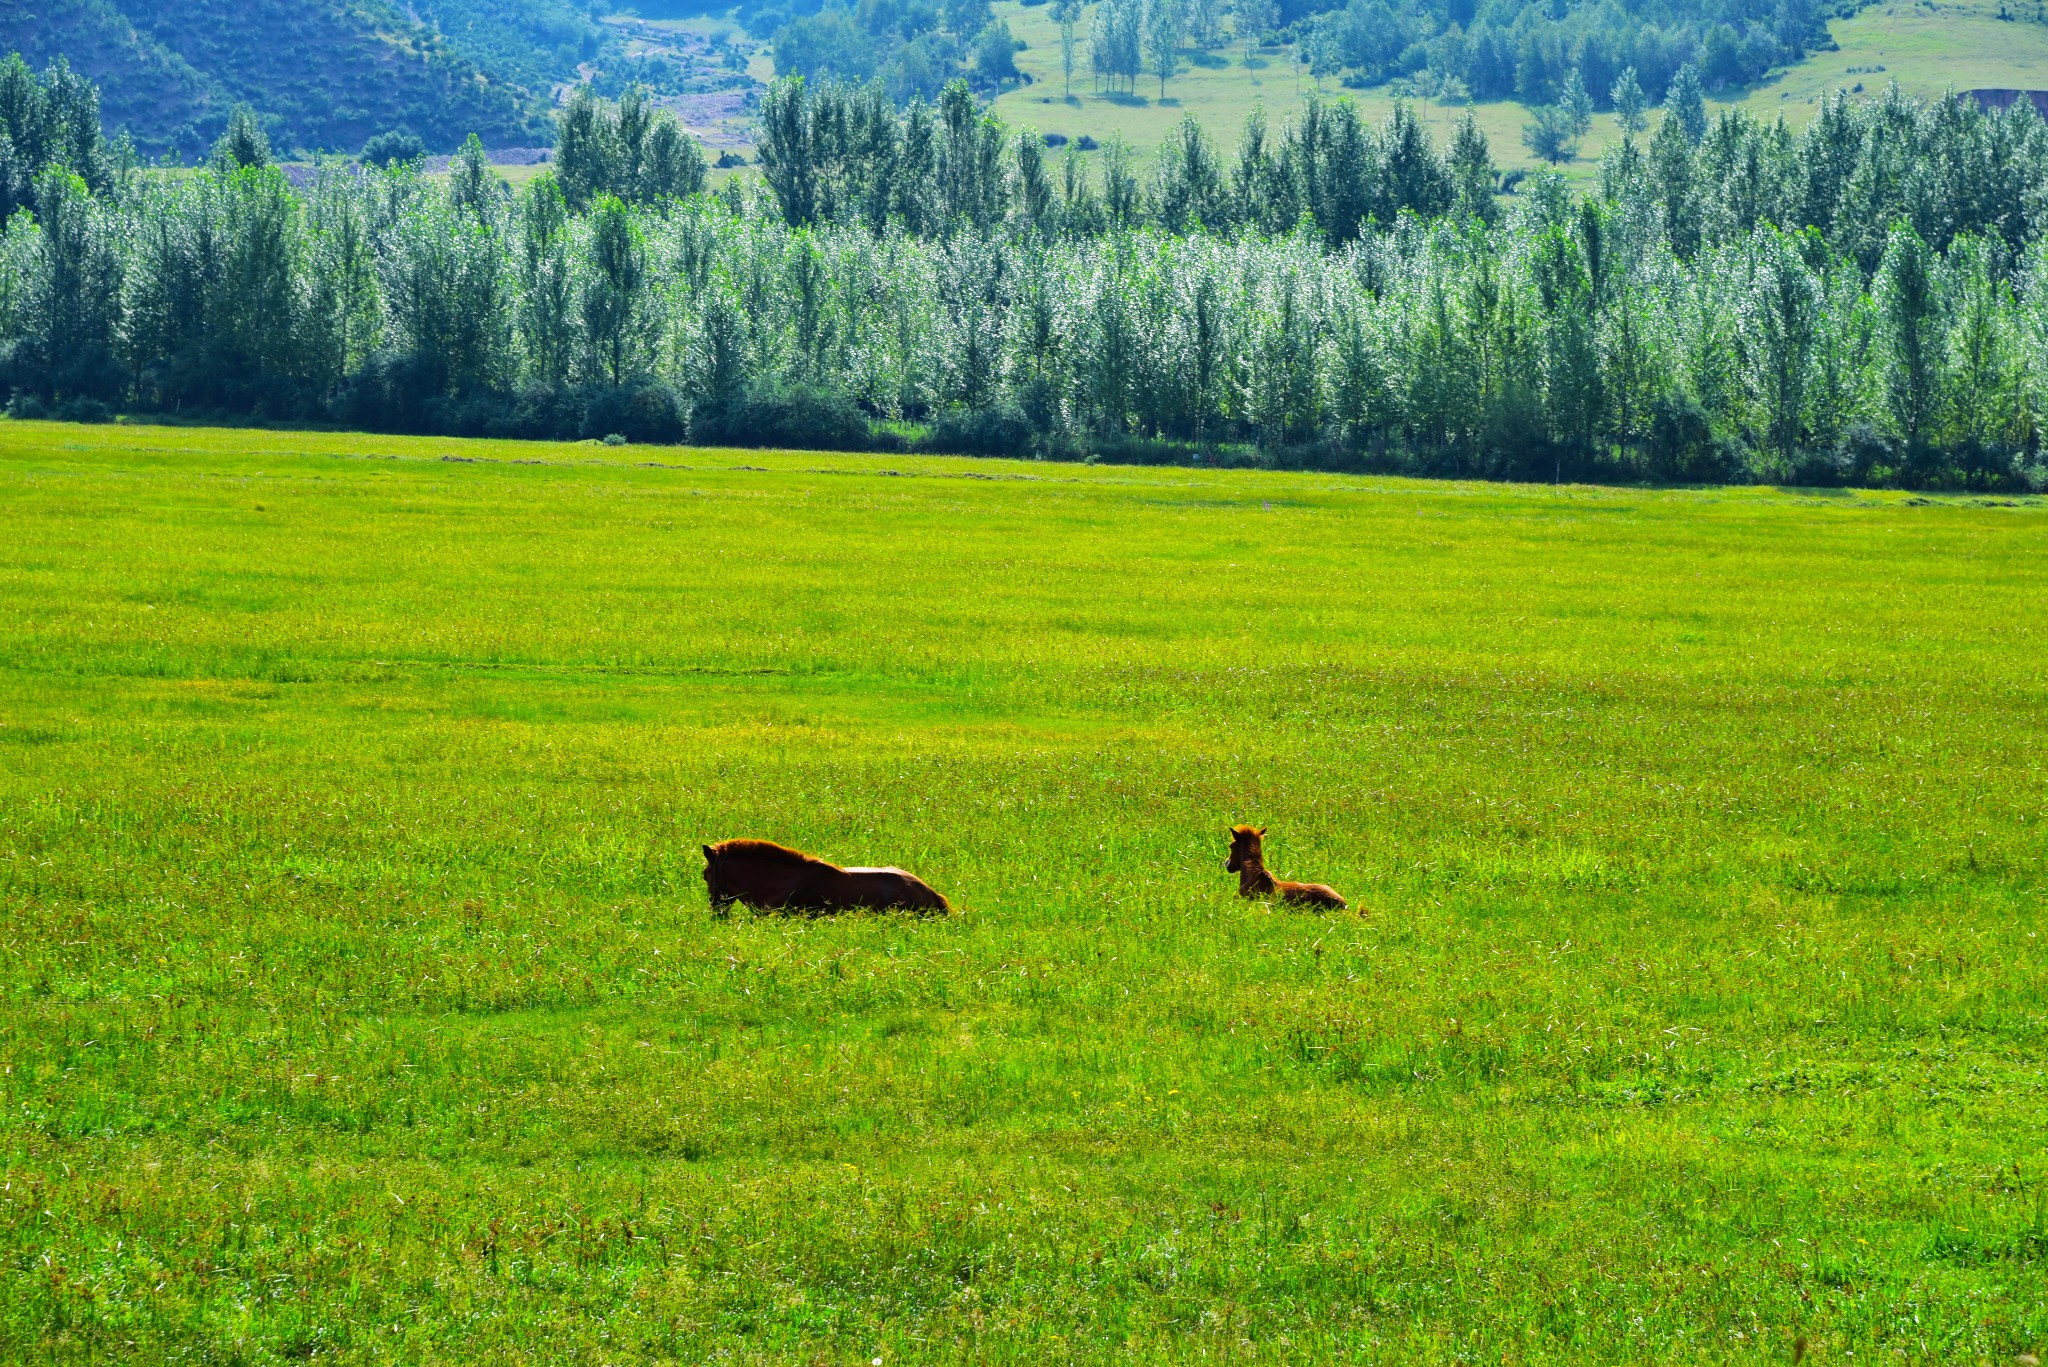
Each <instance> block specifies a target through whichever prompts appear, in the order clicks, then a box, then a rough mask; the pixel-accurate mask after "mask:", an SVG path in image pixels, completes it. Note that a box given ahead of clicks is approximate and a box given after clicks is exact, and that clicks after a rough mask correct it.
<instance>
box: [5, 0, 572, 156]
mask: <svg viewBox="0 0 2048 1367" xmlns="http://www.w3.org/2000/svg"><path fill="white" fill-rule="evenodd" d="M514 7H517V8H519V9H521V10H523V11H528V12H530V15H539V16H542V17H543V19H545V18H548V17H552V16H551V15H549V13H548V12H549V11H550V10H551V9H552V8H553V7H551V6H547V5H544V4H531V5H528V4H524V3H523V0H447V3H446V5H445V8H446V9H447V10H449V11H450V15H451V17H452V18H454V19H455V20H456V21H457V22H458V23H460V24H461V25H462V31H463V32H464V33H467V34H469V35H471V37H472V41H473V42H474V44H475V46H476V48H477V49H479V50H481V51H482V52H483V53H484V54H485V60H484V61H482V62H480V61H478V60H477V59H476V57H475V56H472V55H471V53H470V52H468V51H465V50H464V46H463V45H462V44H461V43H459V42H458V41H456V39H455V38H453V37H451V36H450V35H448V34H447V33H445V32H442V31H437V30H436V28H434V27H430V26H429V24H430V23H431V22H432V16H431V14H429V15H428V16H427V17H426V20H425V21H424V22H423V21H421V20H415V19H412V18H409V17H407V16H406V15H403V14H400V13H399V12H398V11H396V10H395V9H392V8H390V7H389V6H387V5H384V4H382V3H379V2H378V0H17V3H13V4H9V5H7V6H5V7H4V8H0V52H5V51H20V52H21V53H22V54H23V55H24V56H25V57H27V58H28V60H29V61H30V62H31V63H33V64H34V65H36V66H38V67H40V66H43V65H45V64H47V63H49V62H51V61H54V60H55V59H57V58H58V57H63V58H65V59H67V60H68V61H69V62H70V63H71V65H72V66H73V67H74V68H76V69H77V70H79V71H81V72H82V73H84V74H85V75H87V76H89V77H90V78H91V79H93V80H94V81H96V82H98V83H99V85H100V89H101V109H102V113H103V115H104V117H105V121H106V125H107V127H108V128H109V129H120V128H126V129H127V130H128V131H129V133H130V134H131V135H132V136H133V137H134V139H135V141H136V144H137V146H139V147H140V148H141V149H142V150H143V151H144V152H145V153H148V154H156V153H162V152H171V153H175V154H178V155H181V156H192V155H196V154H197V153H199V152H202V151H203V150H204V149H205V148H206V146H207V145H208V144H209V143H210V142H211V141H212V140H213V138H214V137H215V136H216V135H217V134H218V133H219V131H220V129H221V128H222V127H223V126H224V125H225V123H226V121H227V115H228V111H229V110H230V109H231V108H232V107H233V106H234V105H235V104H237V103H247V104H249V105H252V106H254V107H255V108H256V109H257V110H258V111H259V112H260V113H261V114H262V115H263V116H264V118H265V121H266V123H267V124H268V126H269V131H270V134H271V137H272V139H273V141H275V142H276V143H277V144H278V145H279V147H280V148H282V149H291V148H306V149H322V148H326V149H338V150H349V151H353V150H354V149H356V148H357V147H360V146H361V145H362V143H363V142H364V140H365V139H367V138H369V137H370V136H371V135H373V134H376V133H381V132H384V131H385V130H387V129H391V128H396V127H404V128H409V129H411V130H412V131H413V132H415V133H418V134H419V135H420V136H421V137H423V138H425V139H426V140H427V142H428V144H429V145H430V146H432V147H435V148H440V149H445V148H449V147H453V146H454V145H455V144H456V143H458V142H459V141H460V140H461V139H462V138H463V137H464V136H465V135H467V134H468V133H471V132H476V133H479V134H481V135H482V136H483V137H484V139H485V141H486V142H488V143H492V144H496V145H506V144H516V143H523V142H532V141H535V140H537V139H545V138H546V137H547V136H548V128H549V125H548V123H547V119H546V108H547V105H548V103H549V101H548V100H547V86H546V84H545V81H544V77H545V76H546V74H547V72H548V69H549V68H551V67H560V68H564V69H567V70H573V69H574V66H575V63H576V62H577V61H578V60H579V59H580V58H581V57H582V56H583V55H584V54H585V51H586V49H590V50H594V49H595V46H596V42H597V40H596V37H595V34H594V33H593V32H585V31H584V30H583V29H579V28H577V27H576V26H575V25H574V24H571V23H564V24H559V25H555V26H553V27H549V26H548V25H547V24H546V23H545V22H543V23H542V24H541V25H540V26H539V32H538V33H532V34H529V35H527V36H525V37H516V36H514V35H516V34H518V33H519V30H518V29H517V28H516V26H515V25H513V24H512V23H510V22H508V16H507V15H506V14H505V13H504V11H505V10H508V9H512V8H514ZM583 23H584V26H585V28H588V27H589V26H588V21H587V20H584V21H583ZM542 37H546V38H549V39H552V40H553V41H552V42H551V43H549V44H548V45H547V46H546V47H543V46H542V43H541V41H539V40H540V39H541V38H542ZM499 49H510V51H509V52H500V51H499ZM514 54H516V59H515V55H514ZM542 54H544V55H542ZM492 56H497V57H499V58H500V60H498V61H492V60H491V57H492ZM522 78H523V79H522Z"/></svg>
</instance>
